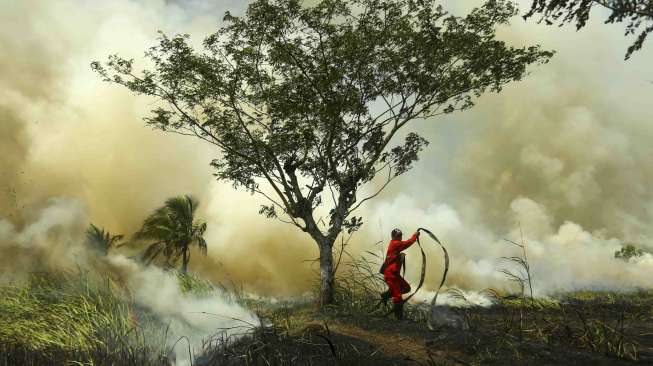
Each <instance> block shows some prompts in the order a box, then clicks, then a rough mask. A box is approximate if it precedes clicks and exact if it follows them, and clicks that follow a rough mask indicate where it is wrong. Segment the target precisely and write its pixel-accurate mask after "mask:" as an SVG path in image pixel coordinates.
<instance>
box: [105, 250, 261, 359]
mask: <svg viewBox="0 0 653 366" xmlns="http://www.w3.org/2000/svg"><path fill="white" fill-rule="evenodd" d="M107 260H108V261H109V263H110V265H111V266H113V267H114V268H115V269H119V271H120V272H121V273H122V274H123V275H124V276H125V278H126V279H127V283H128V286H129V288H130V289H131V290H132V291H133V296H134V301H135V302H136V304H138V305H140V306H142V307H144V308H146V309H148V310H150V311H151V312H153V313H154V314H156V315H157V317H158V318H159V319H160V320H161V321H163V322H164V323H167V324H169V325H170V329H169V331H170V337H171V338H172V341H173V342H174V341H175V338H179V337H182V336H184V337H186V338H187V339H188V340H189V342H190V344H191V351H192V353H193V354H195V355H196V354H197V352H198V351H200V350H201V349H200V346H201V344H202V341H203V340H207V339H208V338H210V337H211V336H214V335H218V334H224V335H225V336H227V337H228V336H233V335H234V334H243V333H246V332H247V331H248V330H251V329H252V328H253V327H256V326H258V325H259V320H258V318H257V317H256V316H255V315H254V313H252V312H251V311H249V310H247V309H245V308H244V307H242V306H240V305H238V304H236V303H235V302H233V301H231V300H230V297H229V295H228V294H226V293H223V292H221V291H219V290H214V292H212V293H211V295H210V296H202V297H194V296H192V295H188V294H184V293H183V292H182V291H181V290H180V288H179V284H178V280H177V278H176V277H175V276H174V275H172V274H170V273H168V272H165V271H163V270H161V269H160V268H158V267H153V266H149V267H143V266H141V265H140V264H138V263H136V262H134V261H133V260H131V259H129V258H126V257H124V256H121V255H111V256H109V257H108V258H107ZM185 346H186V344H185V343H181V344H180V343H178V344H177V345H176V346H175V349H174V352H175V355H176V358H177V364H179V365H185V364H188V363H189V360H190V355H189V354H188V349H187V348H186V347H185Z"/></svg>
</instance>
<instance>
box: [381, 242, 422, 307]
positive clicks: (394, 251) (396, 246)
mask: <svg viewBox="0 0 653 366" xmlns="http://www.w3.org/2000/svg"><path fill="white" fill-rule="evenodd" d="M416 240H417V233H415V234H413V236H412V237H411V238H410V239H408V240H406V241H401V240H390V244H388V253H387V255H386V257H385V263H384V265H385V270H384V271H383V279H384V280H385V283H387V284H388V287H389V288H390V296H392V302H393V303H395V304H397V303H400V302H401V301H402V297H401V295H403V294H407V293H409V292H410V285H409V284H408V282H406V280H404V279H403V277H401V274H400V271H401V262H400V260H399V254H400V253H401V252H402V251H403V250H404V249H407V248H408V247H410V246H411V245H413V243H414V242H415V241H416Z"/></svg>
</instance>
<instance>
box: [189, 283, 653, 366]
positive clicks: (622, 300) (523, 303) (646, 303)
mask: <svg viewBox="0 0 653 366" xmlns="http://www.w3.org/2000/svg"><path fill="white" fill-rule="evenodd" d="M652 305H653V297H652V296H651V294H649V293H635V294H629V295H615V294H595V293H592V294H588V293H585V294H574V295H573V296H571V295H568V296H566V297H565V298H560V299H558V300H550V301H549V300H546V301H544V300H537V301H534V302H531V301H530V300H528V299H512V300H506V299H503V300H501V301H499V302H498V303H497V304H495V305H494V306H491V307H487V308H482V307H467V308H457V309H453V314H455V315H456V316H457V317H458V318H459V319H461V320H462V321H461V323H459V324H458V325H455V326H449V325H443V326H440V327H438V328H437V329H434V330H430V329H429V328H428V326H427V324H426V321H425V320H424V319H425V309H420V308H417V307H411V308H410V309H409V310H410V311H409V313H408V317H409V318H410V319H408V320H404V321H397V320H395V319H393V318H392V317H388V318H384V317H383V316H382V314H380V313H381V311H379V312H378V313H379V314H366V313H365V312H363V311H361V312H352V311H347V312H344V311H340V310H339V309H338V308H334V309H331V310H329V311H326V312H324V311H323V312H317V311H316V310H314V309H313V308H311V307H310V306H301V305H295V306H290V305H289V306H284V307H281V308H277V309H275V310H272V311H270V312H268V313H267V314H265V315H264V317H265V318H267V319H268V320H269V323H268V325H267V326H265V327H261V328H259V329H257V330H256V332H255V333H254V334H253V335H251V336H247V337H245V338H241V339H239V340H238V341H236V342H234V343H230V344H229V345H228V346H226V347H224V346H223V347H218V348H213V349H211V350H210V351H209V352H207V353H205V354H204V356H203V357H201V359H200V360H198V362H197V364H198V365H636V364H641V365H645V364H653V318H652V313H651V309H652Z"/></svg>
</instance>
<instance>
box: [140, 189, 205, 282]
mask: <svg viewBox="0 0 653 366" xmlns="http://www.w3.org/2000/svg"><path fill="white" fill-rule="evenodd" d="M198 206H199V202H198V201H197V200H196V199H194V198H193V197H192V196H189V195H186V196H177V197H172V198H169V199H167V200H166V202H165V204H164V205H163V206H161V207H159V208H158V209H156V210H155V211H154V212H153V213H152V214H151V215H150V216H148V217H147V218H146V219H145V222H143V226H142V227H141V229H140V230H139V231H138V232H137V233H136V234H134V239H135V240H147V241H151V242H152V244H150V246H148V248H147V249H146V250H145V252H144V253H143V259H144V260H145V262H146V263H150V262H152V261H153V260H154V259H156V258H157V257H164V258H165V260H166V264H167V265H169V266H174V265H175V264H176V263H177V262H179V260H180V259H181V272H183V273H186V272H187V271H188V262H189V261H190V250H191V246H192V245H196V246H197V247H198V249H199V250H200V252H201V253H202V254H204V255H206V250H207V246H206V241H205V240H204V232H206V223H205V222H202V221H199V220H196V219H195V214H196V213H197V207H198Z"/></svg>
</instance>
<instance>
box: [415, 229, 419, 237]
mask: <svg viewBox="0 0 653 366" xmlns="http://www.w3.org/2000/svg"><path fill="white" fill-rule="evenodd" d="M419 233H420V231H419V230H417V231H416V232H415V234H414V235H415V236H416V237H418V238H419Z"/></svg>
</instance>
